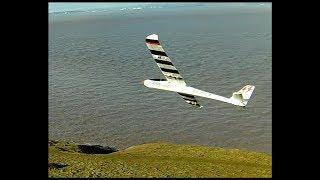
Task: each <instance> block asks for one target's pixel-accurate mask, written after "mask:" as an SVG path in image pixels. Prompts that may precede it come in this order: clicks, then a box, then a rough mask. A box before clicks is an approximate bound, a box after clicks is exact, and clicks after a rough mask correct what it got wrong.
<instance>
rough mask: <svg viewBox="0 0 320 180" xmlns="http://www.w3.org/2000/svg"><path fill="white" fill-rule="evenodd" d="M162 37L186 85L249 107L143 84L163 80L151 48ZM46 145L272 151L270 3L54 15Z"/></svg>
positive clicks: (145, 6) (162, 5)
mask: <svg viewBox="0 0 320 180" xmlns="http://www.w3.org/2000/svg"><path fill="white" fill-rule="evenodd" d="M150 34H158V35H159V40H160V43H161V44H162V46H163V48H164V50H165V51H166V53H167V55H168V56H169V57H170V59H171V60H172V62H173V64H174V65H175V67H176V68H177V69H178V70H179V72H180V74H181V76H182V77H183V78H184V80H185V81H186V83H187V85H189V86H192V87H195V88H198V89H201V90H204V91H208V92H211V93H214V94H218V95H221V96H225V97H231V95H232V93H233V92H235V91H238V90H240V89H241V88H242V87H243V86H245V85H247V84H250V85H254V86H255V87H256V88H255V92H254V94H253V95H252V97H251V100H250V101H249V103H248V104H247V106H246V107H238V106H234V105H232V104H227V103H224V102H220V101H216V100H212V99H206V98H201V97H197V100H198V101H199V103H200V104H201V105H202V106H203V108H196V107H193V106H191V105H189V104H187V103H186V102H185V101H184V100H183V99H182V98H181V96H179V95H178V94H177V93H175V92H169V91H161V90H156V89H150V88H147V87H145V86H144V85H142V84H141V81H142V80H145V79H151V78H164V76H163V75H162V73H161V72H160V69H159V68H158V67H157V65H156V63H155V61H154V60H153V58H152V56H151V54H150V52H149V50H148V49H147V47H146V45H145V37H146V36H148V35H150ZM48 41H49V44H48V70H49V71H48V82H49V84H48V86H49V92H48V100H49V107H48V108H49V115H48V117H49V118H48V131H49V139H64V140H70V141H74V142H77V143H86V144H100V145H107V146H113V147H117V148H118V149H125V148H128V147H130V146H134V145H139V144H144V143H151V142H172V143H177V144H191V145H205V146H212V147H221V148H231V149H241V150H246V151H256V152H264V153H268V154H272V6H271V3H264V4H262V3H239V4H237V3H235V4H232V3H172V4H170V3H154V4H153V3H148V4H140V3H136V4H134V6H131V7H128V8H110V9H108V8H102V9H94V10H81V11H64V12H51V13H48Z"/></svg>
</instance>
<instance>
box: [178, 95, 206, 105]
mask: <svg viewBox="0 0 320 180" xmlns="http://www.w3.org/2000/svg"><path fill="white" fill-rule="evenodd" d="M178 94H179V95H180V96H182V99H184V100H185V101H186V102H187V103H188V104H191V105H193V106H196V107H202V106H201V105H200V104H199V102H198V101H197V100H196V98H195V97H194V96H193V95H190V94H185V93H178Z"/></svg>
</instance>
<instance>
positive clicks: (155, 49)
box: [143, 34, 255, 108]
mask: <svg viewBox="0 0 320 180" xmlns="http://www.w3.org/2000/svg"><path fill="white" fill-rule="evenodd" d="M146 45H147V47H148V49H149V50H150V52H151V55H152V57H153V59H154V60H155V61H156V63H157V65H158V67H159V68H160V70H161V72H162V74H163V75H164V76H165V77H166V79H147V80H144V81H143V84H144V85H145V86H147V87H148V88H155V89H161V90H167V91H173V92H177V93H178V94H179V95H180V96H182V98H183V99H184V100H185V101H186V102H187V103H189V104H191V105H193V106H195V107H199V108H201V107H203V106H201V105H200V104H199V102H198V101H197V99H196V98H195V96H199V97H204V98H209V99H214V100H218V101H222V102H226V103H230V104H233V105H236V106H243V107H244V106H246V105H247V103H248V101H249V99H250V97H251V94H252V92H253V90H254V88H255V87H254V86H252V85H246V86H244V87H243V88H242V89H241V90H239V91H237V92H234V93H233V94H232V96H231V97H230V98H226V97H223V96H219V95H216V94H212V93H209V92H206V91H202V90H199V89H196V88H193V87H190V86H187V84H186V82H185V81H184V79H183V78H182V76H181V75H180V73H179V71H178V70H177V69H176V68H175V67H174V65H173V64H172V61H171V60H170V58H169V57H168V55H167V54H166V53H165V51H164V50H163V48H162V46H161V45H160V42H159V39H158V35H156V34H151V35H149V36H147V37H146Z"/></svg>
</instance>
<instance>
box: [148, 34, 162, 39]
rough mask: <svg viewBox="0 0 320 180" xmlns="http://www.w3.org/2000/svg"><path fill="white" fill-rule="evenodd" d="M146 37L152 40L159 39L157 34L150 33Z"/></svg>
mask: <svg viewBox="0 0 320 180" xmlns="http://www.w3.org/2000/svg"><path fill="white" fill-rule="evenodd" d="M146 38H147V39H151V40H159V39H158V35H157V34H150V35H148V36H147V37H146Z"/></svg>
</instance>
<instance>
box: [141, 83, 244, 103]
mask: <svg viewBox="0 0 320 180" xmlns="http://www.w3.org/2000/svg"><path fill="white" fill-rule="evenodd" d="M143 84H144V85H145V86H147V87H149V88H155V89H160V90H167V91H173V92H178V93H184V94H191V95H194V96H200V97H204V98H209V99H214V100H218V101H222V102H226V103H231V104H234V105H237V106H245V105H246V103H243V102H241V101H235V100H233V99H231V98H226V97H223V96H219V95H216V94H212V93H209V92H206V91H202V90H199V89H196V88H193V87H190V86H187V85H186V83H185V82H184V81H181V82H179V81H153V80H149V79H148V80H144V81H143Z"/></svg>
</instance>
